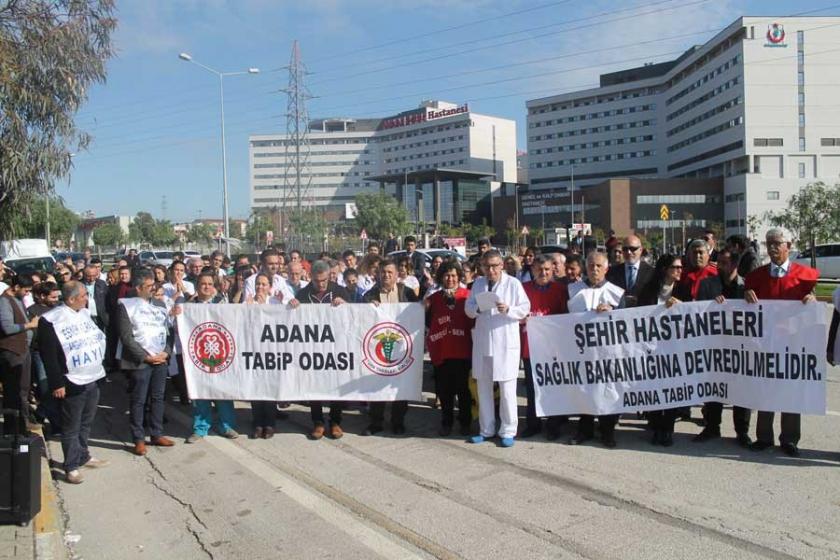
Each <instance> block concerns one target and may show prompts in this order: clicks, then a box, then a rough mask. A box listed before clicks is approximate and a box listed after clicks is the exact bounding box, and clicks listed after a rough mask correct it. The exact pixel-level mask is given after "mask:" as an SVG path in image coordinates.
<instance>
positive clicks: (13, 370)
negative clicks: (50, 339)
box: [0, 350, 32, 433]
mask: <svg viewBox="0 0 840 560" xmlns="http://www.w3.org/2000/svg"><path fill="white" fill-rule="evenodd" d="M31 363H32V362H31V360H30V356H29V351H28V350H27V351H26V352H25V353H24V354H23V355H18V354H15V353H14V352H8V351H6V350H0V383H3V408H12V409H15V410H19V411H20V419H19V420H18V419H16V418H15V417H14V416H12V415H8V416H5V417H4V422H5V429H6V433H12V426H15V422H16V421H19V422H20V423H19V424H18V425H17V429H18V430H19V433H24V431H25V430H26V419H27V418H29V411H28V401H29V389H30V386H31V385H32V383H31V377H32V371H31V370H32V366H31Z"/></svg>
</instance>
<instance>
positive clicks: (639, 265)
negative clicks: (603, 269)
mask: <svg viewBox="0 0 840 560" xmlns="http://www.w3.org/2000/svg"><path fill="white" fill-rule="evenodd" d="M621 254H622V255H623V257H624V262H623V263H621V264H614V265H612V266H611V267H610V269H609V271H608V272H607V280H608V281H609V282H610V283H612V284H614V285H616V286H618V287H619V288H621V289H622V290H624V305H625V307H635V305H636V298H637V297H638V296H639V293H641V291H642V290H643V289H644V287H645V285H646V284H647V283H648V282H650V281H651V279H652V278H653V267H652V266H650V265H649V264H648V263H646V262H644V261H643V260H642V240H641V239H639V238H638V237H636V236H635V235H628V236H627V237H626V238H625V239H624V244H623V245H622V246H621Z"/></svg>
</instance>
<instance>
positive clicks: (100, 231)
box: [93, 224, 125, 247]
mask: <svg viewBox="0 0 840 560" xmlns="http://www.w3.org/2000/svg"><path fill="white" fill-rule="evenodd" d="M124 241H125V234H124V233H123V230H122V228H121V227H120V226H119V225H117V224H103V225H101V226H99V227H97V228H96V229H95V230H93V242H94V243H95V244H96V245H97V246H99V247H119V246H120V245H122V244H123V242H124Z"/></svg>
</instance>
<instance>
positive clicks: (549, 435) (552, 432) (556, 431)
mask: <svg viewBox="0 0 840 560" xmlns="http://www.w3.org/2000/svg"><path fill="white" fill-rule="evenodd" d="M560 432H561V430H560V426H549V427H548V429H547V430H546V432H545V439H547V440H548V441H556V440H558V439H560V435H561V434H560Z"/></svg>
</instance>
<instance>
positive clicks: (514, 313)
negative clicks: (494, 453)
mask: <svg viewBox="0 0 840 560" xmlns="http://www.w3.org/2000/svg"><path fill="white" fill-rule="evenodd" d="M481 264H482V266H483V267H484V276H482V277H481V278H478V279H476V281H475V283H474V284H473V287H472V290H471V291H470V296H469V298H467V303H466V306H465V311H466V314H467V316H468V317H470V318H473V319H475V320H476V321H475V328H474V329H473V333H472V335H473V351H472V356H473V360H472V368H473V377H474V378H475V380H476V384H477V385H478V419H479V424H480V426H481V433H480V434H479V435H477V436H473V437H472V438H471V439H470V441H471V442H472V443H481V442H483V441H484V440H486V439H489V438H492V437H494V436H495V435H496V433H497V432H496V413H495V409H494V406H493V382H498V384H499V393H500V395H501V400H500V403H499V416H500V417H501V426H499V430H498V434H499V437H500V438H501V444H502V447H511V446H513V438H514V436H515V435H516V428H517V420H518V412H517V406H516V378H517V377H518V376H519V321H521V320H522V319H524V318H525V317H527V316H528V313H529V312H530V311H531V303H530V301H528V296H527V295H526V294H525V290H524V289H523V288H522V284H521V283H520V282H519V280H517V279H516V278H514V277H512V276H509V275H507V274H505V272H504V270H503V268H502V264H503V263H502V255H501V254H500V253H499V252H498V251H496V250H490V251H487V252H486V253H484V255H483V256H482V258H481Z"/></svg>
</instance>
